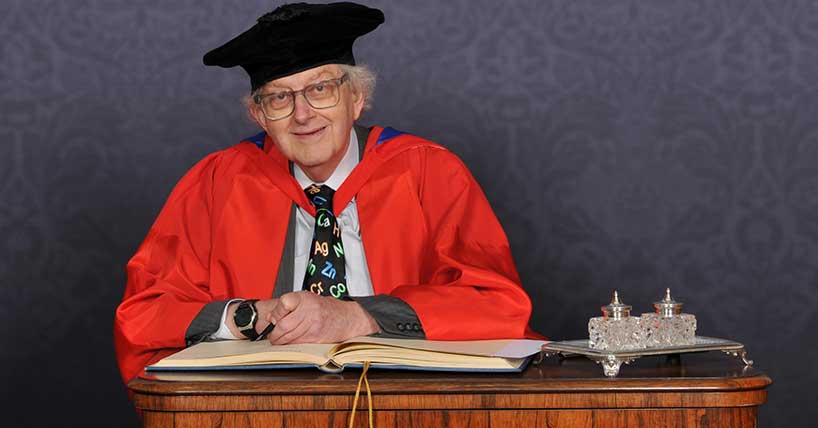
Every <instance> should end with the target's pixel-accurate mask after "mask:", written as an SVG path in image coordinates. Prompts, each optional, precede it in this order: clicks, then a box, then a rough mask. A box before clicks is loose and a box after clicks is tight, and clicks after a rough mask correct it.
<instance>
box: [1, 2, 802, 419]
mask: <svg viewBox="0 0 818 428" xmlns="http://www.w3.org/2000/svg"><path fill="white" fill-rule="evenodd" d="M365 3H368V4H372V5H375V6H377V7H380V8H382V9H383V10H384V12H385V14H386V19H387V23H386V24H385V25H384V26H382V27H381V28H379V29H378V30H377V31H376V32H375V33H373V34H371V35H369V36H367V37H365V38H364V39H362V40H360V42H359V43H358V44H357V45H356V46H357V48H356V55H357V57H358V59H359V61H360V62H364V63H367V64H369V65H370V66H372V67H373V68H374V69H375V70H376V71H377V72H378V74H379V75H380V78H379V86H378V90H377V95H376V99H375V108H374V109H373V111H371V112H369V113H367V115H366V116H365V117H364V119H363V122H364V123H369V124H380V125H391V126H393V127H396V128H398V129H403V130H407V131H410V132H412V133H415V134H417V135H421V136H424V137H427V138H430V139H433V140H436V141H438V142H440V143H442V144H444V145H446V146H448V147H450V148H451V149H452V150H453V151H454V152H456V153H458V154H459V155H460V156H461V157H462V158H463V159H464V160H465V162H466V164H467V165H469V166H470V167H471V169H472V171H473V173H474V174H475V176H476V177H477V179H478V180H479V181H480V183H481V184H482V185H483V187H484V190H485V191H486V193H487V195H488V198H489V200H490V201H491V202H492V204H493V206H494V208H495V210H496V212H497V214H498V216H499V217H500V220H501V221H502V223H503V224H504V225H505V227H506V231H507V233H508V236H509V239H510V241H511V244H512V248H513V251H514V254H515V258H516V261H517V264H518V267H519V270H520V273H521V275H522V277H523V280H524V285H525V287H526V289H527V290H528V292H529V293H530V294H531V296H532V299H533V301H534V305H535V311H534V316H533V318H532V321H531V324H532V326H534V327H535V329H537V330H539V331H540V332H542V333H544V334H546V335H548V336H550V337H552V338H555V339H569V338H577V337H582V336H584V335H585V334H586V331H585V326H586V322H587V319H588V317H590V316H594V315H596V314H597V313H598V307H599V306H600V305H602V304H605V303H606V302H607V301H608V299H609V296H610V293H611V291H612V290H613V289H614V288H617V289H619V290H620V293H621V295H622V296H623V298H624V299H625V300H626V301H627V302H628V303H630V304H632V305H634V307H635V310H636V311H637V312H642V311H648V310H649V308H650V303H651V302H652V301H654V300H656V299H658V298H659V297H661V294H662V290H663V289H664V287H667V286H670V287H672V288H673V290H674V294H675V296H676V297H677V298H678V299H679V300H682V301H684V302H686V304H687V306H686V308H687V309H688V310H689V311H690V312H692V313H695V314H696V315H697V316H698V318H699V332H700V333H702V334H706V335H711V336H717V337H727V338H732V339H735V340H739V341H742V342H744V343H746V344H747V345H748V347H749V350H750V354H751V357H752V358H753V359H755V360H756V364H757V365H758V367H760V368H761V369H763V370H765V371H766V372H767V373H768V374H770V376H771V377H772V378H773V380H774V381H775V384H774V385H773V387H772V388H771V390H770V392H771V394H770V397H769V402H768V404H767V405H765V406H764V407H762V410H761V413H760V414H761V421H760V422H761V426H792V427H795V426H810V425H811V424H810V423H809V422H807V421H809V420H816V419H818V408H816V406H814V405H813V404H814V402H813V401H814V400H813V399H812V398H811V393H810V390H811V388H814V384H815V382H816V381H818V369H816V368H815V366H814V365H812V364H810V363H811V362H812V361H815V360H816V358H818V348H817V347H816V345H815V344H814V343H815V341H816V337H815V336H816V335H815V333H814V328H813V327H810V326H815V325H818V310H816V309H815V308H816V307H818V293H816V289H817V288H816V285H817V284H818V216H816V215H815V213H816V212H818V196H816V195H818V2H816V1H814V0H812V1H807V0H770V1H762V0H677V1H672V0H654V1H641V0H617V1H599V0H595V1H594V0H573V1H572V0H564V1H558V0H541V1H534V0H531V1H522V0H519V1H506V2H497V1H491V0H482V1H467V0H458V1H453V0H449V1H446V2H437V1H412V2H408V1H404V2H395V1H391V2H389V1H365ZM276 4H277V3H271V2H267V1H259V0H254V1H241V2H239V1H233V2H201V1H193V0H176V1H173V2H162V1H158V0H144V1H140V2H133V1H102V0H99V1H90V0H88V1H70V2H67V1H38V0H4V1H3V8H2V10H3V12H2V13H0V58H1V59H2V60H0V100H1V101H0V237H1V238H0V256H1V257H0V303H1V304H0V331H2V343H3V346H2V347H1V348H0V367H3V369H2V384H3V385H4V386H3V389H2V394H3V395H2V396H0V401H1V402H3V403H12V405H10V406H4V407H14V409H13V410H11V415H10V416H9V417H13V418H14V420H15V421H16V422H17V425H16V426H47V425H55V426H65V425H66V424H67V422H66V421H79V420H82V419H84V420H85V422H84V423H82V425H83V426H112V425H116V426H128V425H130V426H135V425H136V419H135V417H134V415H133V413H132V411H131V409H130V405H129V403H128V399H127V396H126V393H125V390H124V388H123V386H122V385H121V383H120V381H119V379H118V375H117V370H116V365H115V360H114V355H113V346H112V339H111V324H112V320H113V311H114V308H115V307H116V305H117V303H118V301H119V299H120V298H121V295H122V292H123V287H124V279H125V275H124V269H123V267H124V264H125V262H126V260H127V259H128V258H129V257H130V255H131V254H132V253H133V251H134V250H135V249H136V247H137V246H138V245H139V243H140V242H141V240H142V238H143V237H144V235H145V233H146V232H147V230H148V227H149V226H150V224H151V222H152V221H153V218H154V216H155V215H156V214H157V212H158V210H159V208H160V207H161V205H162V203H163V202H164V198H165V197H166V196H167V194H168V193H169V192H170V189H171V188H172V186H173V184H174V183H175V181H176V180H178V178H179V177H180V176H181V175H182V174H183V173H184V172H185V170H186V169H187V168H189V167H190V166H191V165H192V164H193V163H194V162H195V161H196V160H198V159H200V158H201V157H203V156H204V155H206V154H207V153H209V152H211V151H214V150H218V149H220V148H223V147H225V146H228V145H230V144H233V143H235V142H236V141H238V139H240V138H241V137H244V136H247V135H250V134H252V133H254V132H256V131H255V129H254V127H253V126H252V125H251V123H250V121H249V120H248V119H247V118H246V117H245V114H244V113H243V111H242V109H241V107H240V101H239V100H240V97H241V96H242V95H243V94H244V93H245V92H246V90H247V89H248V87H249V85H248V82H247V79H246V77H245V76H243V74H242V72H241V71H240V70H221V69H209V68H205V67H204V66H202V64H201V56H202V55H203V53H204V52H206V51H207V50H209V49H210V48H212V47H215V46H217V45H219V44H220V43H221V42H223V41H225V40H227V39H228V38H230V37H232V36H233V35H235V34H238V33H239V32H241V31H243V30H244V29H245V28H247V27H248V26H249V25H250V24H251V23H252V22H253V21H254V20H255V18H256V17H257V16H259V15H261V14H262V13H264V12H267V11H269V10H271V9H272V8H273V7H274V6H275V5H276ZM43 403H48V406H47V407H48V409H49V411H48V412H42V411H41V410H42V408H43ZM89 404H91V405H93V406H94V408H95V412H94V413H89V412H86V411H85V410H83V409H86V408H87V407H88V405H89Z"/></svg>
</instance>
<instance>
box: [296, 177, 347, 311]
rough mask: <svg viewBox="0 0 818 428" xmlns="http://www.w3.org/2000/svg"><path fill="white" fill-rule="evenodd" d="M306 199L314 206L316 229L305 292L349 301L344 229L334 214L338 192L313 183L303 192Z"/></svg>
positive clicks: (304, 285) (313, 236) (303, 287)
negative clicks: (333, 197)
mask: <svg viewBox="0 0 818 428" xmlns="http://www.w3.org/2000/svg"><path fill="white" fill-rule="evenodd" d="M304 193H306V194H307V199H309V200H310V202H311V203H312V204H313V205H314V206H315V227H314V229H313V235H312V247H310V260H309V261H308V262H307V272H306V273H305V274H304V284H303V285H302V290H307V291H311V292H313V293H315V294H319V295H321V296H332V297H335V298H336V299H344V300H346V299H348V298H349V292H348V291H347V285H346V269H345V267H344V245H343V244H342V243H341V229H340V228H339V227H338V222H337V220H336V219H335V215H333V213H332V196H333V195H334V194H335V191H334V190H332V188H331V187H329V186H327V185H321V187H319V186H316V185H315V184H311V185H310V186H309V187H307V188H306V189H304Z"/></svg>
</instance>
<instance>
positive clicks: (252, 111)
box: [247, 101, 267, 131]
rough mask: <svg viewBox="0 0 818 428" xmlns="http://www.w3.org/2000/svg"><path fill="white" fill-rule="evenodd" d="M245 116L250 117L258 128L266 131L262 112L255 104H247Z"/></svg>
mask: <svg viewBox="0 0 818 428" xmlns="http://www.w3.org/2000/svg"><path fill="white" fill-rule="evenodd" d="M247 114H248V115H250V117H251V118H253V120H254V121H255V122H256V123H257V124H258V126H260V127H261V128H262V129H264V130H265V131H267V121H266V117H264V112H263V111H261V109H260V108H259V107H258V105H257V104H256V103H254V102H253V101H250V102H248V103H247Z"/></svg>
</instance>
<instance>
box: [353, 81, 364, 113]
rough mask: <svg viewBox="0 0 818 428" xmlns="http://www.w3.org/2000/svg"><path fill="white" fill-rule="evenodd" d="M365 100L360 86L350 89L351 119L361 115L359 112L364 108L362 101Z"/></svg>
mask: <svg viewBox="0 0 818 428" xmlns="http://www.w3.org/2000/svg"><path fill="white" fill-rule="evenodd" d="M365 101H366V93H365V92H364V91H363V89H362V88H357V89H352V119H353V120H358V118H360V117H361V112H362V111H363V109H364V102H365Z"/></svg>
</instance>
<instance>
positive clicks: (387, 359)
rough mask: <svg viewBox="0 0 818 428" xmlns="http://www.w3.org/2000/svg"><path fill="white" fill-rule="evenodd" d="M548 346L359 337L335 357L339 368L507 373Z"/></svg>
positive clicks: (505, 341)
mask: <svg viewBox="0 0 818 428" xmlns="http://www.w3.org/2000/svg"><path fill="white" fill-rule="evenodd" d="M544 343H546V342H544V341H538V340H514V339H503V340H473V341H430V340H415V339H384V338H375V337H359V338H355V339H350V340H347V341H345V342H344V343H341V344H339V345H338V346H336V347H335V348H334V349H333V350H332V354H331V355H332V360H333V361H335V362H336V363H337V364H339V365H344V364H350V363H361V362H363V361H370V362H372V363H373V364H378V365H384V364H387V365H404V366H416V367H437V368H452V369H455V368H456V369H469V368H472V369H504V368H516V367H519V366H520V365H521V364H522V363H523V362H524V361H525V357H528V356H529V355H533V354H536V353H537V352H539V351H540V348H541V346H542V345H543V344H544Z"/></svg>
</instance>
